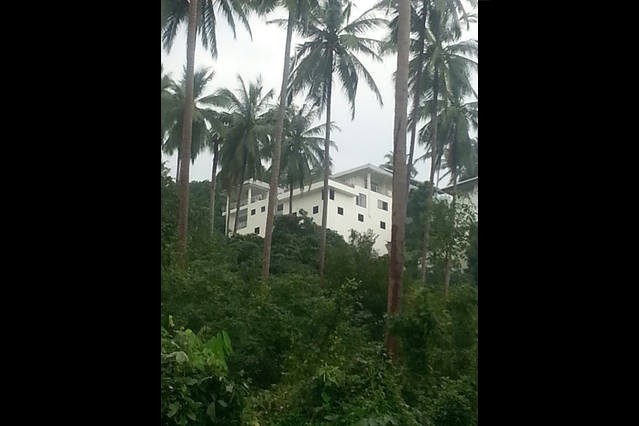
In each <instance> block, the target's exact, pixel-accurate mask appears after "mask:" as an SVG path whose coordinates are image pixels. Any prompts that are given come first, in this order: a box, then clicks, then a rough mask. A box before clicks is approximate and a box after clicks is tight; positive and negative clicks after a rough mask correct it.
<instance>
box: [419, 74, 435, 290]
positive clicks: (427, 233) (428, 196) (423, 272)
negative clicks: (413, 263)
mask: <svg viewBox="0 0 639 426" xmlns="http://www.w3.org/2000/svg"><path fill="white" fill-rule="evenodd" d="M438 71H439V70H437V69H436V70H435V77H434V78H433V107H432V111H431V121H432V122H433V134H432V136H431V137H432V138H431V153H432V154H431V163H430V178H429V179H430V181H429V184H430V188H429V190H428V193H427V194H426V209H425V210H426V215H425V218H424V239H423V243H422V257H421V262H422V270H421V277H420V279H421V283H422V284H426V259H427V258H428V246H429V243H430V217H431V214H432V210H433V193H434V192H435V169H436V168H437V156H438V155H439V154H438V152H437V151H438V150H437V142H438V141H437V97H438V95H439V93H438V91H439V72H438Z"/></svg>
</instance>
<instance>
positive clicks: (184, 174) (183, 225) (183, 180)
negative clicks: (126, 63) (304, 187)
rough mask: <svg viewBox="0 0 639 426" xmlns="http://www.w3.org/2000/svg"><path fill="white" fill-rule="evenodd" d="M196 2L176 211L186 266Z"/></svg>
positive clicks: (189, 33)
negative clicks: (177, 209)
mask: <svg viewBox="0 0 639 426" xmlns="http://www.w3.org/2000/svg"><path fill="white" fill-rule="evenodd" d="M197 8H198V0H191V1H190V2H189V23H188V30H187V37H186V97H185V100H184V120H183V123H182V126H183V127H182V152H181V153H180V154H181V160H180V163H181V169H180V183H179V185H178V188H179V189H178V191H179V198H180V204H179V211H178V244H177V262H178V265H180V266H184V265H185V264H186V249H187V247H186V237H187V232H188V227H189V160H190V159H191V134H192V130H193V72H194V68H195V36H196V34H197V32H196V24H197V10H198V9H197Z"/></svg>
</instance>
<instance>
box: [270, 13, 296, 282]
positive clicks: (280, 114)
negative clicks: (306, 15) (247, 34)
mask: <svg viewBox="0 0 639 426" xmlns="http://www.w3.org/2000/svg"><path fill="white" fill-rule="evenodd" d="M294 18H295V9H294V8H292V7H291V8H290V9H289V11H288V24H287V27H286V46H285V47H284V70H283V71H282V86H281V89H280V105H279V109H278V110H277V122H276V125H275V141H274V145H273V161H272V166H271V182H270V187H269V191H268V209H267V213H266V231H265V233H264V260H263V261H262V280H263V281H264V282H266V280H268V275H269V270H270V268H271V242H272V240H273V222H274V220H275V209H276V208H277V181H278V179H279V174H280V156H281V150H282V132H283V130H284V110H285V108H286V89H287V87H288V80H289V74H290V65H291V63H290V56H291V38H292V36H293V25H294Z"/></svg>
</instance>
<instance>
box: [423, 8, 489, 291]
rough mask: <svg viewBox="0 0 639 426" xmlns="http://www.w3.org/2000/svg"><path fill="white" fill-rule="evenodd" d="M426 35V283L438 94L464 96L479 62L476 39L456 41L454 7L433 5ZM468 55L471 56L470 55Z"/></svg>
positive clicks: (436, 159)
mask: <svg viewBox="0 0 639 426" xmlns="http://www.w3.org/2000/svg"><path fill="white" fill-rule="evenodd" d="M428 21H429V22H428V25H429V27H428V29H427V31H426V38H427V41H428V47H427V49H426V50H427V53H426V59H427V60H426V63H425V67H426V69H425V71H426V72H428V73H430V74H431V75H432V88H431V89H430V95H431V96H430V116H431V118H430V123H431V132H430V136H431V140H430V151H431V155H430V157H431V167H430V177H429V191H428V193H427V196H426V219H425V221H424V239H423V244H422V255H421V277H420V278H421V282H422V283H424V284H425V283H426V259H427V257H428V246H429V237H430V210H431V209H432V197H433V192H434V180H435V171H436V169H437V163H438V159H439V158H440V157H441V152H439V147H438V143H437V142H438V137H439V136H438V131H437V124H438V122H437V116H438V114H437V111H438V106H439V105H440V103H439V96H440V95H443V96H442V97H443V98H444V103H446V99H448V98H449V97H450V96H464V95H466V94H468V93H472V87H471V85H470V79H469V74H468V73H469V68H470V67H474V66H477V62H476V61H474V60H472V59H471V58H469V57H468V56H474V55H476V53H477V41H476V40H466V41H462V42H457V43H456V41H457V40H458V39H459V37H460V36H461V30H460V28H459V18H458V16H457V14H456V13H455V9H454V8H451V7H448V5H446V4H445V5H444V7H440V6H439V5H435V7H433V8H431V11H430V14H429V19H428ZM467 55H468V56H467Z"/></svg>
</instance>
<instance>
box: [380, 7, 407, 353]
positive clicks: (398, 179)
mask: <svg viewBox="0 0 639 426" xmlns="http://www.w3.org/2000/svg"><path fill="white" fill-rule="evenodd" d="M398 21H399V22H398V24H399V28H398V33H397V45H398V46H397V78H396V80H395V125H394V132H393V153H394V157H393V215H392V222H393V223H392V226H391V250H390V261H389V265H388V299H387V308H386V309H387V314H388V316H389V317H392V316H395V315H397V314H399V306H400V298H401V294H402V276H403V273H404V227H405V223H406V221H405V219H406V201H407V192H408V185H407V180H408V176H407V166H406V118H407V107H408V48H409V42H410V40H409V37H410V7H409V0H399V19H398ZM384 340H385V344H386V349H387V351H388V354H389V356H390V357H391V359H392V360H393V361H396V359H397V345H398V342H397V337H395V336H393V335H392V334H391V333H390V332H389V330H388V329H386V333H385V336H384Z"/></svg>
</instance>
